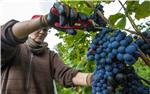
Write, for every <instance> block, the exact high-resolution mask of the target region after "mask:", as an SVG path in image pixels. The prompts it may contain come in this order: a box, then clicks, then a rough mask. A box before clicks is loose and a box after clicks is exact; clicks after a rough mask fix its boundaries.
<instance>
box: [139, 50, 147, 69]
mask: <svg viewBox="0 0 150 94" xmlns="http://www.w3.org/2000/svg"><path fill="white" fill-rule="evenodd" d="M138 50H139V52H140V53H138V55H139V57H141V59H142V60H143V61H144V63H145V64H146V65H147V66H149V67H150V60H149V58H147V56H146V55H145V54H144V53H143V52H142V51H141V50H140V49H139V48H138Z"/></svg>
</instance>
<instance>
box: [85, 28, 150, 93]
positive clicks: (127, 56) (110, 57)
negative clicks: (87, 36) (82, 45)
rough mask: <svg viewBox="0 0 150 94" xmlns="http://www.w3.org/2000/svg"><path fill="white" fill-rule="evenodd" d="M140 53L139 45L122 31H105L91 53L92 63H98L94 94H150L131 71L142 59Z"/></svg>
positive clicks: (94, 75)
mask: <svg viewBox="0 0 150 94" xmlns="http://www.w3.org/2000/svg"><path fill="white" fill-rule="evenodd" d="M137 53H138V48H137V44H136V42H133V38H132V37H131V36H128V35H127V34H126V33H125V32H122V31H120V30H112V29H110V28H102V30H101V32H98V33H97V34H96V35H95V37H94V39H93V40H92V43H91V44H90V47H89V49H88V52H87V56H88V59H89V60H91V61H94V60H95V65H96V69H95V71H94V73H93V77H92V94H133V92H136V93H135V94H141V93H140V92H145V93H144V94H149V93H150V92H149V88H148V87H147V86H144V85H143V84H142V82H141V80H140V78H139V77H138V76H137V75H136V73H135V72H134V69H132V68H130V67H131V65H133V64H134V63H135V62H136V61H137V59H138V55H137ZM132 77H133V78H132ZM129 86H130V87H133V88H129ZM121 87H122V88H121ZM137 89H139V90H137ZM131 91H132V92H131Z"/></svg>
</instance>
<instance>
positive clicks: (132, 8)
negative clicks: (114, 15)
mask: <svg viewBox="0 0 150 94" xmlns="http://www.w3.org/2000/svg"><path fill="white" fill-rule="evenodd" d="M138 6H139V1H128V2H127V8H126V12H127V13H129V14H132V13H133V12H135V10H136V8H137V7H138Z"/></svg>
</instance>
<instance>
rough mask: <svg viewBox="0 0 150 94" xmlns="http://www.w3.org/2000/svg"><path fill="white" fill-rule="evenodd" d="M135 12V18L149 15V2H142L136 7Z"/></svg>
mask: <svg viewBox="0 0 150 94" xmlns="http://www.w3.org/2000/svg"><path fill="white" fill-rule="evenodd" d="M135 12H136V14H135V18H137V19H138V20H139V19H140V18H145V17H148V16H150V2H149V1H145V2H143V3H142V4H141V5H140V6H139V7H138V8H137V9H136V11H135Z"/></svg>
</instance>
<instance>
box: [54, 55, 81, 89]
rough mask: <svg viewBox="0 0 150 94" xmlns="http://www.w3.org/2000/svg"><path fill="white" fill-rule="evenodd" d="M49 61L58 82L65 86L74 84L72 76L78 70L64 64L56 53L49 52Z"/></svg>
mask: <svg viewBox="0 0 150 94" xmlns="http://www.w3.org/2000/svg"><path fill="white" fill-rule="evenodd" d="M51 60H52V61H51V62H52V65H53V76H54V79H55V80H57V81H58V82H60V83H61V84H62V85H63V86H65V87H72V86H74V84H73V82H72V78H73V77H74V76H76V74H77V73H78V72H79V70H76V69H73V68H70V67H68V66H67V65H65V64H64V63H63V62H62V60H61V59H60V58H59V56H58V54H56V53H54V52H51Z"/></svg>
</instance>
